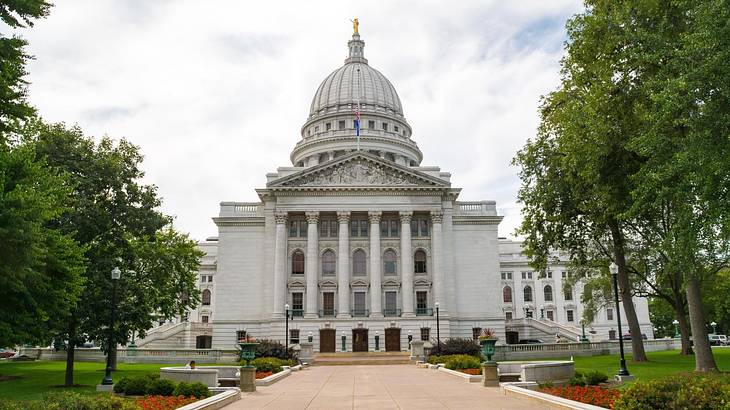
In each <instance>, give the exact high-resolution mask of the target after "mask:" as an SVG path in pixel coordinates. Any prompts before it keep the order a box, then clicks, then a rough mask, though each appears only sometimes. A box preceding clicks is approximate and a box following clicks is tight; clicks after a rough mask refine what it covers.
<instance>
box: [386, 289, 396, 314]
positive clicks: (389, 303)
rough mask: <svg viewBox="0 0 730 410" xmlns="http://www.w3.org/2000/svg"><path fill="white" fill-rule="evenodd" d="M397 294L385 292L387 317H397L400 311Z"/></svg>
mask: <svg viewBox="0 0 730 410" xmlns="http://www.w3.org/2000/svg"><path fill="white" fill-rule="evenodd" d="M397 295H398V294H397V293H396V292H385V312H383V313H384V314H385V316H396V315H397V309H398V301H397V299H396V298H397Z"/></svg>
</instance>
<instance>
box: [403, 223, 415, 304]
mask: <svg viewBox="0 0 730 410" xmlns="http://www.w3.org/2000/svg"><path fill="white" fill-rule="evenodd" d="M412 216H413V212H411V211H401V213H400V223H401V229H400V231H401V232H400V261H401V263H400V268H401V291H402V295H401V301H402V302H403V315H402V316H403V317H415V316H416V315H415V314H414V310H413V251H412V249H411V217H412Z"/></svg>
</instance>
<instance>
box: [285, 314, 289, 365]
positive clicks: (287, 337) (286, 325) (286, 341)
mask: <svg viewBox="0 0 730 410" xmlns="http://www.w3.org/2000/svg"><path fill="white" fill-rule="evenodd" d="M284 313H285V314H286V319H285V322H286V324H285V325H284V355H285V356H286V358H287V359H288V358H289V304H288V303H286V304H284Z"/></svg>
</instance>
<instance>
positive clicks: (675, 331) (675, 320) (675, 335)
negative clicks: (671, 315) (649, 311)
mask: <svg viewBox="0 0 730 410" xmlns="http://www.w3.org/2000/svg"><path fill="white" fill-rule="evenodd" d="M672 324H673V325H674V338H675V339H679V328H678V327H677V325H678V324H679V320H677V319H674V320H672Z"/></svg>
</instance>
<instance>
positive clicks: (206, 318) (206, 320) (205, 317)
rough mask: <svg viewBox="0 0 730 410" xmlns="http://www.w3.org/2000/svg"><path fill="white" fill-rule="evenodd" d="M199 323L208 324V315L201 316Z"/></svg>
mask: <svg viewBox="0 0 730 410" xmlns="http://www.w3.org/2000/svg"><path fill="white" fill-rule="evenodd" d="M200 321H201V322H203V323H208V315H203V316H202V317H201V318H200Z"/></svg>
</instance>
